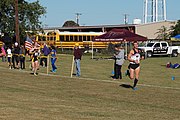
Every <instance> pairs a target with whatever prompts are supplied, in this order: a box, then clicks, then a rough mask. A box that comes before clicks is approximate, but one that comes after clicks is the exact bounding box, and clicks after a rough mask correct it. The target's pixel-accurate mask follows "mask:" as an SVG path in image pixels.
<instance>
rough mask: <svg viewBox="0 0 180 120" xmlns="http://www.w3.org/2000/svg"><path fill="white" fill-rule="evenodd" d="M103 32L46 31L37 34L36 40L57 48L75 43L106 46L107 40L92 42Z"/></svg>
mask: <svg viewBox="0 0 180 120" xmlns="http://www.w3.org/2000/svg"><path fill="white" fill-rule="evenodd" d="M102 34H104V33H103V32H67V31H65V32H57V31H53V32H48V33H46V34H38V35H37V36H36V41H38V42H39V43H40V44H41V43H43V42H46V43H47V44H48V45H55V46H56V47H57V48H73V47H74V45H75V43H78V44H79V45H80V47H82V48H84V47H89V48H92V44H93V47H94V48H107V47H108V44H109V42H93V43H92V41H93V39H94V38H95V37H96V36H99V35H102Z"/></svg>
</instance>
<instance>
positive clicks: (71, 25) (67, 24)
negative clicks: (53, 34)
mask: <svg viewBox="0 0 180 120" xmlns="http://www.w3.org/2000/svg"><path fill="white" fill-rule="evenodd" d="M77 26H79V25H78V24H77V23H75V22H74V21H73V20H69V21H66V22H65V23H64V24H63V27H77Z"/></svg>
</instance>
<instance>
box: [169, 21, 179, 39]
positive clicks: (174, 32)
mask: <svg viewBox="0 0 180 120" xmlns="http://www.w3.org/2000/svg"><path fill="white" fill-rule="evenodd" d="M171 29H172V33H171V36H172V37H174V36H176V35H178V34H180V20H178V21H177V24H176V25H175V26H172V27H171Z"/></svg>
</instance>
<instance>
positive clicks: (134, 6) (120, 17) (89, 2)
mask: <svg viewBox="0 0 180 120" xmlns="http://www.w3.org/2000/svg"><path fill="white" fill-rule="evenodd" d="M27 1H28V2H33V1H36V0H27ZM39 1H40V4H41V5H42V6H43V7H46V11H47V13H46V15H45V16H42V17H41V19H40V21H42V23H43V26H46V27H61V26H62V25H63V24H64V22H66V21H68V20H73V21H75V22H76V13H80V14H81V15H80V16H79V24H80V25H81V26H94V25H118V24H124V17H125V14H126V15H127V18H128V23H129V24H132V23H133V20H134V19H136V18H138V19H141V20H142V22H143V9H144V7H143V5H144V0H39ZM179 5H180V0H166V9H167V20H179V19H180V7H179Z"/></svg>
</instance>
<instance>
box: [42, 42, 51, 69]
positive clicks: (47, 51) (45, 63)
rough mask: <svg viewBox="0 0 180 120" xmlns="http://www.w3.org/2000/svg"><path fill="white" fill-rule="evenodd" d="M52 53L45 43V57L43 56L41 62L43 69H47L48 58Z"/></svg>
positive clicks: (43, 51)
mask: <svg viewBox="0 0 180 120" xmlns="http://www.w3.org/2000/svg"><path fill="white" fill-rule="evenodd" d="M50 52H51V51H50V49H49V48H48V46H47V44H46V43H44V45H43V49H42V53H43V54H42V55H43V56H41V62H40V65H42V66H43V67H47V58H48V55H49V53H50Z"/></svg>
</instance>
